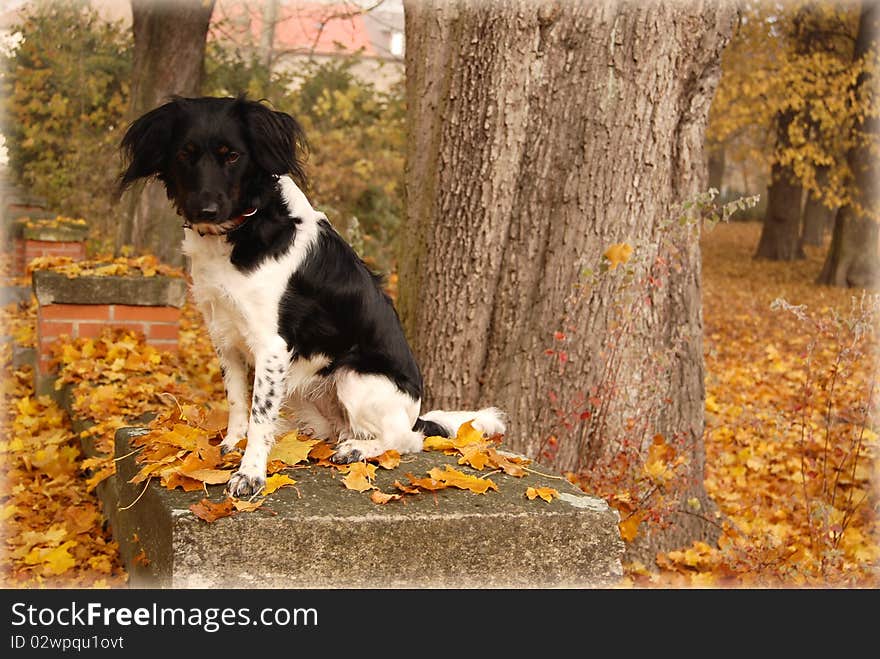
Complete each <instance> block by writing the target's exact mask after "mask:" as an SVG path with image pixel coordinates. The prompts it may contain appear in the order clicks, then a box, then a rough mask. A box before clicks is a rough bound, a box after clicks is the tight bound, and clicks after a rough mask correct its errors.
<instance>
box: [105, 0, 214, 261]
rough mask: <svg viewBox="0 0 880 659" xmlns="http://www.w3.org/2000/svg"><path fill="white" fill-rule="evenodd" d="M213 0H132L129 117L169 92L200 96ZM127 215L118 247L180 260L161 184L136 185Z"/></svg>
mask: <svg viewBox="0 0 880 659" xmlns="http://www.w3.org/2000/svg"><path fill="white" fill-rule="evenodd" d="M213 9H214V0H176V1H175V2H166V1H163V0H131V10H132V30H133V33H134V63H133V67H132V89H131V118H132V119H135V118H137V117H138V116H140V115H141V114H143V113H144V112H147V111H149V110H151V109H153V108H155V107H157V106H158V105H161V104H162V103H164V102H166V101H167V100H168V99H169V98H170V97H171V96H172V95H175V94H176V95H181V96H195V95H198V93H199V91H200V89H201V85H202V77H203V74H204V59H205V41H206V38H207V34H208V23H209V21H210V19H211V13H212V11H213ZM128 208H129V211H130V213H129V216H128V217H127V218H124V219H123V221H121V222H120V226H119V231H118V232H117V239H116V245H117V249H119V248H121V247H122V246H123V245H126V244H130V245H133V246H134V247H135V248H137V249H138V250H142V251H148V252H151V253H153V254H155V255H156V256H158V257H159V258H160V259H161V260H162V261H165V262H167V263H172V264H181V263H182V262H183V256H182V254H181V252H180V239H182V238H183V231H182V229H181V223H180V220H179V218H178V217H177V216H176V215H175V214H174V212H173V211H172V210H170V206H169V204H168V199H167V196H166V194H165V189H164V187H163V186H162V185H161V184H159V183H157V182H155V181H152V182H149V183H147V184H146V185H145V186H137V187H135V188H134V189H133V191H132V193H131V196H130V197H129V204H128Z"/></svg>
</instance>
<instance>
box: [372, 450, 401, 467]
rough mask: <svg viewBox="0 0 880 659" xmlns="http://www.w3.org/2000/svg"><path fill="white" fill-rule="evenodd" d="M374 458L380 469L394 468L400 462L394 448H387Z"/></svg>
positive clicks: (398, 454)
mask: <svg viewBox="0 0 880 659" xmlns="http://www.w3.org/2000/svg"><path fill="white" fill-rule="evenodd" d="M374 459H375V460H377V461H378V462H379V466H380V467H382V469H396V468H397V466H398V465H399V464H400V453H398V452H397V451H395V450H394V449H389V450H387V451H385V452H384V453H383V454H382V455H380V456H378V457H376V458H374Z"/></svg>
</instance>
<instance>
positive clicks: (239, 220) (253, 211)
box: [226, 208, 257, 233]
mask: <svg viewBox="0 0 880 659" xmlns="http://www.w3.org/2000/svg"><path fill="white" fill-rule="evenodd" d="M256 214H257V209H256V208H248V209H247V210H246V211H245V212H244V213H242V214H241V215H239V216H238V217H236V218H235V219H233V220H230V223H231V224H232V225H233V226H232V228H231V229H229V230H228V231H227V232H226V233H229V231H235V230H236V229H237V228H238V227H240V226H241V225H242V224H244V223H245V222H247V219H248V218H249V217H252V216H253V215H256Z"/></svg>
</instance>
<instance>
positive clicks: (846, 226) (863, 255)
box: [818, 2, 880, 287]
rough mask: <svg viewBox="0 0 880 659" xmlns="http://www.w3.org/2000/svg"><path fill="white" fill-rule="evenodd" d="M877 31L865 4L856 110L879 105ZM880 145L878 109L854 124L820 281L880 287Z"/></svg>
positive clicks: (874, 15) (856, 60) (873, 10)
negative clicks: (879, 157)
mask: <svg viewBox="0 0 880 659" xmlns="http://www.w3.org/2000/svg"><path fill="white" fill-rule="evenodd" d="M877 29H878V8H877V4H876V3H874V2H865V3H864V5H863V7H862V10H861V14H860V18H859V31H858V36H857V38H856V44H855V50H854V53H853V64H854V67H855V68H856V70H858V71H859V73H858V75H857V77H856V80H855V84H854V85H853V87H852V90H851V94H852V96H851V98H853V101H854V102H853V105H854V106H855V107H859V108H866V107H867V108H876V107H877V104H876V98H875V97H876V89H875V87H874V85H875V81H876V70H877V65H878V50H877V41H876V38H877V34H878V32H877ZM878 145H880V125H878V113H877V111H876V110H874V111H871V112H865V113H860V114H859V115H858V118H857V119H856V121H855V122H854V124H853V129H852V135H851V137H850V143H849V148H848V149H847V154H846V165H847V172H846V173H845V174H844V177H845V178H844V183H845V186H846V189H847V190H848V191H849V194H847V195H846V197H845V198H844V201H843V204H842V205H841V207H840V209H839V210H838V211H837V215H836V217H835V219H834V233H833V235H832V238H831V245H830V247H829V249H828V256H827V258H826V260H825V265H824V266H823V268H822V272H821V274H820V275H819V280H818V281H819V283H822V284H831V285H834V286H860V287H866V286H876V285H877V276H878V266H880V264H878V251H877V241H878V238H880V232H878V226H880V225H878V222H880V206H878V196H877V194H878V188H877V186H878V185H880V183H878V176H880V167H878V164H877V148H878Z"/></svg>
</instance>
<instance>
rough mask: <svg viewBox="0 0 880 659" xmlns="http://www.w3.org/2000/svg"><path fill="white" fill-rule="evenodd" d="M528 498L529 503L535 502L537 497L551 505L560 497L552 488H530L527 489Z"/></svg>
mask: <svg viewBox="0 0 880 659" xmlns="http://www.w3.org/2000/svg"><path fill="white" fill-rule="evenodd" d="M526 496H527V497H528V498H529V501H534V500H535V499H536V498H537V497H540V498H542V499H543V500H544V501H546V502H547V503H550V502H551V501H553V499H554V498H557V497H558V496H559V492H558V491H556V490H554V489H553V488H552V487H529V488H526Z"/></svg>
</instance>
